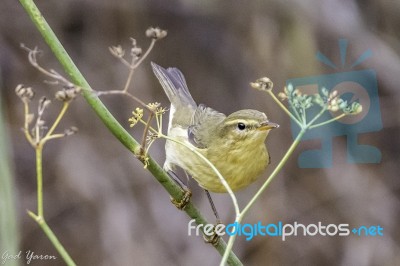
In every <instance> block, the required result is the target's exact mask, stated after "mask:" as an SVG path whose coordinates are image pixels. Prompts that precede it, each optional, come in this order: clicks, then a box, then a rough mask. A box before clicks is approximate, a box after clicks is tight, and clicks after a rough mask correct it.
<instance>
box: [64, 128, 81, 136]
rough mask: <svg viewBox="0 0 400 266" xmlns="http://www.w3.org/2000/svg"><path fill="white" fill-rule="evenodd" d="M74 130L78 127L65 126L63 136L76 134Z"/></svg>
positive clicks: (76, 130)
mask: <svg viewBox="0 0 400 266" xmlns="http://www.w3.org/2000/svg"><path fill="white" fill-rule="evenodd" d="M76 132H78V128H77V127H70V128H67V129H66V130H64V135H65V136H71V135H74V134H76Z"/></svg>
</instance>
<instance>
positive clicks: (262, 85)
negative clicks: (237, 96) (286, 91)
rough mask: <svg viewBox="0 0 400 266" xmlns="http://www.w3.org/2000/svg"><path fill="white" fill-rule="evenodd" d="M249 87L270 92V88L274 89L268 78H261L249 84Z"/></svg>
mask: <svg viewBox="0 0 400 266" xmlns="http://www.w3.org/2000/svg"><path fill="white" fill-rule="evenodd" d="M250 86H251V87H252V88H253V89H256V90H260V91H268V90H272V88H273V87H274V83H272V81H271V80H270V79H269V78H267V77H263V78H259V79H257V80H256V81H255V82H250Z"/></svg>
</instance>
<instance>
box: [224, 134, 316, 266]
mask: <svg viewBox="0 0 400 266" xmlns="http://www.w3.org/2000/svg"><path fill="white" fill-rule="evenodd" d="M307 129H308V127H304V126H303V127H302V129H301V130H300V132H299V134H298V135H297V137H296V139H295V140H294V141H293V143H292V145H291V146H290V147H289V149H288V150H287V152H286V153H285V155H284V156H283V158H282V159H281V161H280V162H279V164H278V165H277V166H276V168H275V169H274V171H273V172H272V173H271V175H270V176H269V177H268V178H267V180H266V181H265V182H264V184H263V185H262V186H261V188H260V189H259V190H258V191H257V193H256V194H255V195H254V196H253V197H252V198H251V200H250V201H249V203H248V204H247V205H246V206H245V207H244V208H243V210H242V211H241V212H240V215H239V216H238V217H237V218H236V220H235V222H237V223H240V222H241V221H242V220H243V218H244V216H245V215H246V213H247V212H248V211H249V209H250V208H251V207H252V206H253V205H254V203H255V202H256V200H257V199H258V198H259V197H260V195H261V194H262V193H263V192H264V191H265V189H266V188H267V187H268V185H269V184H270V183H271V182H272V180H273V179H274V177H275V176H276V175H277V174H278V173H279V171H280V170H281V169H282V168H283V166H284V165H285V163H286V162H287V160H288V159H289V157H290V155H292V153H293V151H294V150H295V149H296V147H297V145H298V144H299V143H300V140H301V138H302V137H303V135H304V133H305V132H306V131H307ZM235 239H236V234H235V235H232V236H231V237H230V238H229V240H228V244H227V248H226V253H225V254H224V256H223V257H222V260H221V263H220V265H225V263H226V260H227V254H228V252H229V251H230V250H232V247H233V244H234V242H235Z"/></svg>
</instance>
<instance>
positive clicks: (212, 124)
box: [188, 104, 226, 149]
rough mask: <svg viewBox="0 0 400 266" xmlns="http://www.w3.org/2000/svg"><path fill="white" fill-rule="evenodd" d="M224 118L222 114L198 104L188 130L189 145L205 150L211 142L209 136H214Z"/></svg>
mask: <svg viewBox="0 0 400 266" xmlns="http://www.w3.org/2000/svg"><path fill="white" fill-rule="evenodd" d="M225 118H226V116H225V115H224V114H223V113H220V112H218V111H216V110H214V109H212V108H210V107H206V106H205V105H203V104H200V105H199V106H198V107H197V108H196V110H195V112H194V115H193V117H192V121H191V123H190V126H189V128H188V138H189V141H190V143H192V144H193V145H194V146H196V147H198V148H200V149H204V148H207V147H208V145H209V144H210V142H211V136H213V135H215V134H216V132H215V131H216V129H217V128H218V125H219V124H220V123H221V122H222V121H223V120H224V119H225Z"/></svg>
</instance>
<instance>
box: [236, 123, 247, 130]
mask: <svg viewBox="0 0 400 266" xmlns="http://www.w3.org/2000/svg"><path fill="white" fill-rule="evenodd" d="M237 128H238V129H239V130H245V129H246V125H245V124H244V123H238V124H237Z"/></svg>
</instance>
